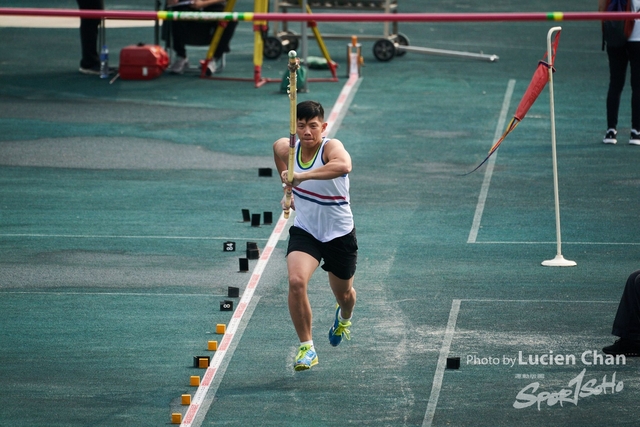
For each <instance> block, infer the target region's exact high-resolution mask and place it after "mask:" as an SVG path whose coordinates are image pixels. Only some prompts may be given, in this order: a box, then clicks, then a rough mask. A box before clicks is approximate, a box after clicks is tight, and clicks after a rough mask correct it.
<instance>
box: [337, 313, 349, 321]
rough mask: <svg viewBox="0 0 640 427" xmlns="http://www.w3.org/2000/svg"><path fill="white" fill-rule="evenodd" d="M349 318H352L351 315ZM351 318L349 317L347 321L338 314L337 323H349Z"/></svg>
mask: <svg viewBox="0 0 640 427" xmlns="http://www.w3.org/2000/svg"><path fill="white" fill-rule="evenodd" d="M341 313H342V312H341ZM351 317H353V315H351ZM351 317H349V318H348V319H345V318H344V317H342V314H338V321H339V322H342V323H346V322H350V321H351Z"/></svg>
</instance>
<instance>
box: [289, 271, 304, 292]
mask: <svg viewBox="0 0 640 427" xmlns="http://www.w3.org/2000/svg"><path fill="white" fill-rule="evenodd" d="M306 292H307V282H306V280H305V279H304V278H303V277H301V276H297V275H292V276H290V277H289V293H290V294H294V295H295V294H303V293H306Z"/></svg>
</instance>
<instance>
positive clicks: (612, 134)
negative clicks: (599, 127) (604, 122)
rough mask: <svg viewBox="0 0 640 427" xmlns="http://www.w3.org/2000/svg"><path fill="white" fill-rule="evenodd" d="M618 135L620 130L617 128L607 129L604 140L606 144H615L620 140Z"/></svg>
mask: <svg viewBox="0 0 640 427" xmlns="http://www.w3.org/2000/svg"><path fill="white" fill-rule="evenodd" d="M616 136H618V132H616V130H615V129H607V133H606V134H605V135H604V138H603V139H602V142H603V143H604V144H615V143H616V142H618V140H617V139H616Z"/></svg>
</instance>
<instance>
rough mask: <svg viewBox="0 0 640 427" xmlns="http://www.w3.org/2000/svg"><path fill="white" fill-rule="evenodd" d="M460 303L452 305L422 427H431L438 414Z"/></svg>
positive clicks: (455, 300) (458, 301) (457, 300)
mask: <svg viewBox="0 0 640 427" xmlns="http://www.w3.org/2000/svg"><path fill="white" fill-rule="evenodd" d="M460 301H461V300H459V299H454V300H453V302H452V303H451V311H450V312H449V321H448V322H447V329H446V330H445V332H444V340H443V342H442V347H441V348H440V356H439V357H438V365H437V366H436V373H435V374H434V376H433V385H432V386H431V395H430V396H429V403H428V404H427V412H426V413H425V415H424V421H423V422H422V427H431V424H432V423H433V416H434V415H435V413H436V406H438V398H439V397H440V389H441V388H442V378H443V377H444V369H445V367H446V366H447V356H448V355H449V349H450V348H451V341H453V333H454V332H455V330H456V321H457V320H458V313H459V312H460Z"/></svg>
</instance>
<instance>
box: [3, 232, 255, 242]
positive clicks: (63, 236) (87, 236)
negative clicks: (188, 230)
mask: <svg viewBox="0 0 640 427" xmlns="http://www.w3.org/2000/svg"><path fill="white" fill-rule="evenodd" d="M0 237H32V238H55V239H141V240H144V239H158V240H252V241H253V240H267V239H266V238H263V237H258V238H255V237H224V236H135V235H132V236H129V235H113V236H110V235H106V234H34V233H30V234H26V233H25V234H18V233H11V234H0Z"/></svg>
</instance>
